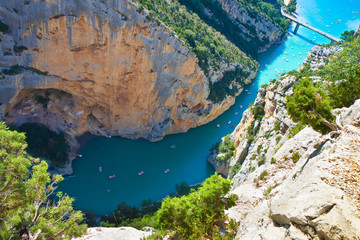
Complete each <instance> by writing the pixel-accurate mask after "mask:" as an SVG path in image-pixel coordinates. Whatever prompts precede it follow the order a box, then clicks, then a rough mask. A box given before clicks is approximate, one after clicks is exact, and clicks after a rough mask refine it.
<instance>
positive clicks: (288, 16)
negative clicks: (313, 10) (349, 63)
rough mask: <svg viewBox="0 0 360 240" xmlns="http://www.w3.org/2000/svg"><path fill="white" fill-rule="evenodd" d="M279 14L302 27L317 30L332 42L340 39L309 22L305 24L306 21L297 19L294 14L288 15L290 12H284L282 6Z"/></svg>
mask: <svg viewBox="0 0 360 240" xmlns="http://www.w3.org/2000/svg"><path fill="white" fill-rule="evenodd" d="M281 14H282V15H283V16H284V17H286V18H288V19H290V20H291V21H293V22H296V23H297V24H299V25H301V26H304V27H306V28H309V29H311V30H313V31H314V32H317V33H319V34H321V35H323V36H324V37H326V38H328V39H330V40H331V41H334V42H339V41H340V39H339V38H336V37H334V36H332V35H330V34H328V33H326V32H324V31H321V30H320V29H317V28H315V27H313V26H311V25H309V24H307V23H304V22H303V21H301V20H299V19H297V18H296V17H294V16H292V15H290V14H287V13H285V12H284V10H283V9H282V8H281Z"/></svg>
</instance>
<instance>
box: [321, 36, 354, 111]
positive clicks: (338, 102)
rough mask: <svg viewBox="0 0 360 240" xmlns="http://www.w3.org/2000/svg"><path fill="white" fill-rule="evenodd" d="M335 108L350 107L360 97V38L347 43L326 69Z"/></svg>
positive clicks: (328, 86)
mask: <svg viewBox="0 0 360 240" xmlns="http://www.w3.org/2000/svg"><path fill="white" fill-rule="evenodd" d="M325 74H326V75H325V79H326V80H328V82H329V84H328V85H327V90H328V91H329V93H330V97H331V98H332V103H333V106H334V107H344V106H345V107H348V106H350V105H351V104H353V103H354V102H355V100H356V99H358V98H359V97H360V38H356V39H354V40H353V41H350V42H345V43H344V44H343V50H342V51H340V52H338V53H337V54H335V55H334V56H333V57H332V59H331V60H330V62H329V64H328V65H327V66H326V67H325Z"/></svg>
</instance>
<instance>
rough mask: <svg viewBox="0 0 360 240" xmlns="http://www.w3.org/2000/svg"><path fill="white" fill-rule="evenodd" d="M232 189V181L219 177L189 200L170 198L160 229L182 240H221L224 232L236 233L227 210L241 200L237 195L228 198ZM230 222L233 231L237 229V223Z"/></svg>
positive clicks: (161, 213)
mask: <svg viewBox="0 0 360 240" xmlns="http://www.w3.org/2000/svg"><path fill="white" fill-rule="evenodd" d="M230 187H231V183H230V180H229V179H224V178H222V177H221V176H219V175H218V174H217V173H216V174H214V175H213V176H211V177H210V178H208V179H206V181H205V182H204V183H203V184H202V185H201V187H200V188H199V189H198V190H197V191H193V192H192V193H190V194H189V195H187V196H182V197H174V198H170V197H167V198H166V199H165V200H164V202H163V203H162V206H161V209H160V210H159V211H158V221H159V225H160V226H161V228H162V229H166V230H170V231H173V233H174V234H175V235H176V237H179V238H180V239H200V238H204V237H205V238H207V239H215V238H218V237H219V236H220V234H219V231H220V229H226V230H228V231H229V232H232V233H234V231H233V229H229V228H228V227H226V225H225V222H226V221H228V220H229V219H228V217H227V215H226V214H225V210H226V209H228V208H230V207H232V206H235V201H236V199H237V196H236V195H234V194H231V195H229V196H226V194H227V193H228V192H229V190H230ZM230 222H231V226H232V228H236V227H237V224H235V222H234V221H230ZM227 237H229V238H231V237H233V235H231V234H229V235H228V236H227Z"/></svg>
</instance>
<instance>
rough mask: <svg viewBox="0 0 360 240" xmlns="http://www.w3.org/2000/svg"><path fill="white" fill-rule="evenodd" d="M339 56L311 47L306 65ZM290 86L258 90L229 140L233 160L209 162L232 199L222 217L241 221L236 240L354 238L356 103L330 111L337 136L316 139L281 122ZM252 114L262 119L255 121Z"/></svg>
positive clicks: (359, 198)
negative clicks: (228, 184) (227, 180)
mask: <svg viewBox="0 0 360 240" xmlns="http://www.w3.org/2000/svg"><path fill="white" fill-rule="evenodd" d="M338 50H339V49H338V48H326V49H324V48H320V47H314V49H313V50H312V51H311V52H310V53H309V54H308V59H307V63H308V64H309V65H310V67H311V68H312V69H313V70H316V69H318V67H319V66H320V65H322V64H323V63H322V62H323V60H324V59H325V58H326V57H328V56H329V55H331V53H333V52H334V51H338ZM315 58H316V59H317V60H315ZM319 61H320V62H319ZM316 62H317V63H318V64H316ZM312 79H313V80H314V81H321V79H319V77H316V78H312ZM296 81H297V78H296V77H295V76H291V75H284V76H282V77H280V78H279V79H278V80H277V81H276V82H270V83H269V84H268V85H267V86H264V87H263V88H260V89H259V93H258V96H257V98H256V100H255V102H254V104H253V105H252V106H251V107H250V108H249V109H247V110H246V111H245V112H244V114H243V118H242V120H241V122H240V124H239V125H238V126H237V127H236V129H235V130H234V132H233V133H232V134H231V135H230V138H231V139H232V140H233V141H234V143H235V146H236V155H235V156H234V157H233V158H232V159H231V160H229V161H228V162H226V163H218V162H216V160H215V167H216V168H217V169H218V170H219V171H220V172H222V173H223V174H224V175H230V176H231V177H232V181H233V184H234V185H233V189H232V190H231V193H234V194H237V195H238V196H239V200H238V202H237V205H236V206H235V207H233V208H232V209H230V210H229V212H228V213H229V216H230V217H232V218H235V219H236V220H240V221H241V223H240V226H239V229H238V233H237V236H236V239H259V240H260V239H269V240H270V239H360V238H359V236H360V212H359V209H360V191H359V189H360V171H359V170H360V161H359V160H360V153H359V151H358V149H359V147H360V142H359V139H360V127H359V126H360V125H359V121H360V111H359V109H360V100H357V101H356V102H355V103H354V104H353V105H352V106H351V107H349V108H342V109H335V110H334V111H333V113H334V115H336V123H337V124H338V125H340V126H341V127H342V130H341V131H338V132H331V133H329V134H328V135H321V134H320V133H318V132H316V131H314V130H313V129H312V128H310V127H305V128H304V127H303V128H299V126H297V124H296V123H294V122H293V121H292V120H291V119H290V117H289V116H288V115H287V110H286V96H287V95H292V92H293V86H294V83H296ZM259 107H260V108H262V109H263V110H264V111H263V117H262V118H261V119H259V118H257V119H255V116H254V113H255V111H252V109H255V108H259ZM251 135H253V137H250V136H251ZM249 139H252V140H251V141H249ZM239 164H241V167H240V170H239V171H237V172H236V173H232V171H231V169H232V168H239V167H238V166H237V165H239Z"/></svg>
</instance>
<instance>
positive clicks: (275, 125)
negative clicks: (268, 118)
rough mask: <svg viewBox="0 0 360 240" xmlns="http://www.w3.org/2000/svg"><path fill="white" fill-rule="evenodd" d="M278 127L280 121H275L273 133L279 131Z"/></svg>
mask: <svg viewBox="0 0 360 240" xmlns="http://www.w3.org/2000/svg"><path fill="white" fill-rule="evenodd" d="M280 126H281V122H280V121H276V122H275V123H274V130H275V131H279V130H280Z"/></svg>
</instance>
